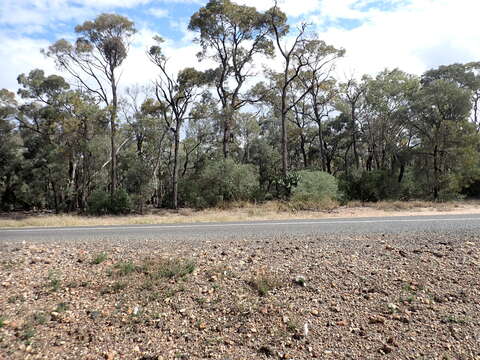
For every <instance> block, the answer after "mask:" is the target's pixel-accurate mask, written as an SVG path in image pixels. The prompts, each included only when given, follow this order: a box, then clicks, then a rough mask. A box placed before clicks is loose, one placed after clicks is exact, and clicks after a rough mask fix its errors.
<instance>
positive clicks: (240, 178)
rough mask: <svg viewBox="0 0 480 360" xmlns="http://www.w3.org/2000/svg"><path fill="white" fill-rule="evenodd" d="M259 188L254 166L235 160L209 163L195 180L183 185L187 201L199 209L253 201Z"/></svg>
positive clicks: (188, 180) (185, 182) (189, 180)
mask: <svg viewBox="0 0 480 360" xmlns="http://www.w3.org/2000/svg"><path fill="white" fill-rule="evenodd" d="M257 189H258V176H257V174H256V171H255V168H254V167H253V166H252V165H245V164H237V163H235V162H234V161H233V160H232V159H227V160H219V161H215V162H214V161H212V162H209V163H207V165H206V166H205V167H204V168H203V169H202V171H201V172H200V173H199V174H198V175H197V176H196V177H195V179H187V180H186V181H183V182H182V184H181V193H182V194H184V203H186V204H187V205H189V206H194V207H200V208H201V207H207V206H217V205H219V204H221V203H223V202H230V201H241V200H245V201H249V200H253V199H254V196H255V194H256V190H257Z"/></svg>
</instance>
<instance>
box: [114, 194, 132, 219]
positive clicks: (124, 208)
mask: <svg viewBox="0 0 480 360" xmlns="http://www.w3.org/2000/svg"><path fill="white" fill-rule="evenodd" d="M131 206H132V204H131V201H130V197H129V196H128V193H127V191H126V190H125V189H118V190H116V191H115V193H114V194H113V198H112V201H111V203H110V213H112V214H126V213H129V212H130V209H131Z"/></svg>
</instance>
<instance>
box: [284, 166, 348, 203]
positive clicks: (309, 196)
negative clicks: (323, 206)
mask: <svg viewBox="0 0 480 360" xmlns="http://www.w3.org/2000/svg"><path fill="white" fill-rule="evenodd" d="M297 174H298V178H299V181H298V185H297V186H296V187H294V188H293V191H292V197H291V199H292V200H294V201H314V202H315V201H318V202H321V201H323V200H326V199H329V200H336V199H337V198H338V196H339V194H338V184H337V180H336V179H335V177H334V176H333V175H330V174H328V173H326V172H323V171H309V170H302V171H299V172H298V173H297Z"/></svg>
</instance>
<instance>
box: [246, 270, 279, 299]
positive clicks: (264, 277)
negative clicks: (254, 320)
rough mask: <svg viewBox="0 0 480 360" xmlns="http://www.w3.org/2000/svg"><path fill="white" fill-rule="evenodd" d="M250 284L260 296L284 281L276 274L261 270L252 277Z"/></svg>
mask: <svg viewBox="0 0 480 360" xmlns="http://www.w3.org/2000/svg"><path fill="white" fill-rule="evenodd" d="M249 285H250V286H251V287H252V288H253V289H254V290H256V291H257V292H258V294H259V295H260V296H266V295H267V294H268V293H269V292H270V291H272V290H274V289H277V288H279V287H280V286H281V285H282V283H281V281H280V280H279V279H278V278H277V277H276V276H275V275H274V274H269V273H266V272H261V273H259V274H257V275H255V276H254V277H252V279H250V281H249Z"/></svg>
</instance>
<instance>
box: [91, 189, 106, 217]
mask: <svg viewBox="0 0 480 360" xmlns="http://www.w3.org/2000/svg"><path fill="white" fill-rule="evenodd" d="M109 209H110V197H109V194H108V193H107V192H106V191H103V190H95V191H94V192H93V193H92V195H90V198H89V199H88V213H89V214H92V215H105V214H107V213H108V211H109Z"/></svg>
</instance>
